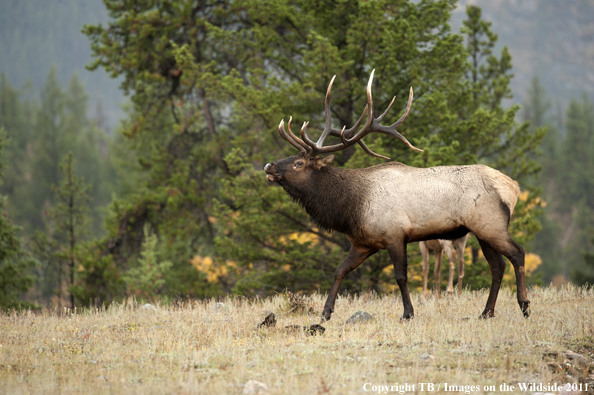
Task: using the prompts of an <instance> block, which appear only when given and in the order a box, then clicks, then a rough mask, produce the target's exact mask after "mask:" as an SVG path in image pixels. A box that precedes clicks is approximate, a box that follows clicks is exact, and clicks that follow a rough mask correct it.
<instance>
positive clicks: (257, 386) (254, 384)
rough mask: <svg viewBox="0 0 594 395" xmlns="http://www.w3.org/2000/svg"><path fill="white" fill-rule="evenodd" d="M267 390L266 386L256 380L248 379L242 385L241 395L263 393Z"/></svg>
mask: <svg viewBox="0 0 594 395" xmlns="http://www.w3.org/2000/svg"><path fill="white" fill-rule="evenodd" d="M265 392H268V386H267V385H266V384H264V383H261V382H259V381H256V380H248V381H247V383H245V385H244V386H243V391H241V393H242V394H243V395H253V394H263V393H265Z"/></svg>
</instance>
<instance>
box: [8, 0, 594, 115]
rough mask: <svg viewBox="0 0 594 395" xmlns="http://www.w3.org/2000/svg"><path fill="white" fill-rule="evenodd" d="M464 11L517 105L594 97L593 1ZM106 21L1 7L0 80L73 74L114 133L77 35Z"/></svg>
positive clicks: (84, 8)
mask: <svg viewBox="0 0 594 395" xmlns="http://www.w3.org/2000/svg"><path fill="white" fill-rule="evenodd" d="M469 3H472V4H477V5H478V6H480V7H482V8H483V15H484V18H485V19H486V20H490V21H492V22H493V30H494V31H495V32H496V33H497V34H498V35H499V45H500V47H501V46H503V45H507V46H508V48H509V49H510V52H511V54H512V56H513V64H514V72H515V75H516V77H515V79H514V80H513V82H512V89H513V92H514V95H515V98H514V102H518V103H521V102H522V101H523V100H524V99H525V96H526V91H527V88H528V85H529V83H530V79H531V78H532V76H534V75H538V76H539V77H540V79H541V82H542V83H543V85H544V86H545V88H546V90H547V94H548V95H549V96H551V97H552V98H553V99H554V100H555V101H557V102H558V103H559V105H560V107H561V108H565V107H566V105H567V102H568V101H569V100H570V99H571V98H576V97H579V96H581V95H582V93H584V92H585V93H587V94H588V95H590V96H592V97H594V0H575V1H570V2H566V1H559V0H489V1H485V0H483V1H473V0H461V1H460V4H459V6H458V8H457V9H456V11H455V12H454V18H453V23H452V24H453V26H454V29H455V30H458V29H459V26H460V25H461V22H462V20H463V19H464V17H465V7H466V4H469ZM107 20H108V15H107V12H106V11H105V7H104V5H103V2H102V1H101V0H26V1H23V0H2V1H0V72H4V73H5V74H6V75H7V77H8V79H9V80H10V81H11V83H12V84H13V85H16V86H20V85H21V84H23V83H24V82H25V80H26V79H27V78H31V79H32V80H33V83H34V84H35V86H36V87H40V86H41V85H42V84H43V81H44V79H45V77H46V75H47V73H48V71H49V69H50V67H51V65H52V64H53V65H56V67H57V69H58V77H59V79H60V81H61V82H62V83H66V82H67V81H68V79H69V78H70V76H71V74H72V72H73V71H77V72H78V73H79V76H80V77H81V80H82V81H83V83H84V84H85V88H86V90H87V92H89V95H90V97H91V103H92V104H91V108H94V107H95V105H96V103H97V101H101V103H102V105H103V109H104V111H105V112H106V113H107V116H108V118H109V123H110V124H111V125H112V126H113V125H114V124H115V123H116V120H117V118H118V117H119V116H120V115H121V111H120V110H119V108H118V105H117V103H118V102H122V101H123V100H124V97H123V96H122V94H121V92H119V90H118V85H119V84H118V82H117V81H115V80H113V79H110V78H109V77H108V76H107V75H106V73H105V72H104V71H103V70H97V71H95V72H92V73H91V72H88V71H87V70H85V69H84V65H85V64H86V63H88V62H89V61H90V54H91V51H90V46H89V41H88V40H87V38H86V37H85V36H83V35H82V34H81V33H80V29H81V27H82V25H83V24H85V23H87V24H90V23H98V22H103V23H105V22H107ZM91 115H93V114H91Z"/></svg>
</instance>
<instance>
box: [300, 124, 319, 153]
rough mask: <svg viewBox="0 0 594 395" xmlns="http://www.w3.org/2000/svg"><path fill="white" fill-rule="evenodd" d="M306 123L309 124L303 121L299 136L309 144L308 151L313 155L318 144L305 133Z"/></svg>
mask: <svg viewBox="0 0 594 395" xmlns="http://www.w3.org/2000/svg"><path fill="white" fill-rule="evenodd" d="M307 125H309V121H307V122H303V126H301V138H302V139H303V141H305V143H306V144H307V145H308V146H309V147H308V148H309V149H310V151H311V152H310V153H311V154H313V155H315V154H316V153H317V152H318V146H317V144H316V143H314V142H313V140H312V139H310V138H309V136H308V135H307Z"/></svg>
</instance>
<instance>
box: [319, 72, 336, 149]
mask: <svg viewBox="0 0 594 395" xmlns="http://www.w3.org/2000/svg"><path fill="white" fill-rule="evenodd" d="M335 78H336V75H335V76H333V77H332V79H331V80H330V83H329V84H328V89H327V90H326V98H325V100H324V114H325V115H326V121H325V123H324V131H323V132H322V134H321V135H320V138H319V139H318V141H317V143H315V146H316V147H318V148H319V147H322V146H323V145H324V140H326V137H328V135H329V134H332V130H333V129H332V126H331V125H330V92H331V91H332V84H334V79H335Z"/></svg>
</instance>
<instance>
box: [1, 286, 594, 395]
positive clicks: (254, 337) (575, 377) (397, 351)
mask: <svg viewBox="0 0 594 395" xmlns="http://www.w3.org/2000/svg"><path fill="white" fill-rule="evenodd" d="M529 297H530V299H531V301H532V317H530V319H524V318H523V316H522V314H521V312H520V309H519V308H518V305H517V303H516V301H515V294H513V293H512V292H511V290H509V289H503V290H502V291H501V293H500V295H499V300H498V303H497V310H496V315H497V316H496V317H495V318H493V319H488V320H481V319H478V316H479V314H480V313H481V312H482V309H483V308H484V305H485V302H486V299H487V294H486V292H465V293H464V294H463V295H462V296H460V297H442V298H441V299H436V298H428V299H425V298H424V297H422V296H421V295H418V294H416V295H413V304H414V307H415V313H416V318H415V319H414V320H411V321H410V322H403V323H401V322H399V317H400V315H401V314H402V304H401V300H400V297H399V296H398V295H397V294H392V295H386V296H383V297H376V296H374V295H373V294H367V295H362V296H360V297H355V298H352V297H342V298H339V299H338V301H337V305H336V312H335V314H334V316H333V318H332V320H331V321H329V322H326V323H324V324H323V325H324V327H325V328H326V332H325V333H324V334H323V335H316V336H309V335H308V334H306V333H305V332H303V331H301V330H291V329H287V328H285V327H286V326H288V325H311V324H317V323H319V314H320V312H321V310H322V305H323V302H324V300H323V298H322V297H321V296H312V297H310V298H307V299H306V300H305V303H306V304H307V305H308V306H311V307H313V313H311V312H308V309H307V308H306V309H302V310H300V309H294V308H293V307H294V306H290V305H289V301H288V299H287V297H286V296H284V295H279V296H276V297H274V298H269V299H263V300H261V299H256V300H250V301H248V300H246V299H243V298H229V299H227V300H223V302H224V305H220V304H218V305H215V302H214V301H204V302H188V303H186V304H184V305H178V306H160V305H157V306H156V310H149V309H142V308H140V307H139V306H138V305H136V304H135V303H134V302H133V301H129V302H128V303H126V304H123V305H117V306H112V307H110V308H109V309H106V310H102V309H91V310H84V311H77V312H76V313H74V314H72V313H71V312H70V313H67V314H57V312H55V311H54V312H52V311H44V312H40V313H35V314H33V313H31V312H21V313H10V314H3V315H0V344H1V345H0V393H2V394H54V393H55V394H57V393H60V394H78V393H85V394H86V393H88V394H95V393H97V394H241V393H242V392H245V393H248V392H249V391H248V389H247V388H245V387H244V385H245V383H246V382H247V381H248V380H257V381H259V382H262V383H264V384H265V385H266V386H267V392H266V393H268V394H350V393H360V394H364V393H373V391H372V390H373V389H375V390H376V391H375V393H378V391H381V390H386V392H382V393H398V391H397V390H398V388H397V387H396V386H400V385H404V384H408V385H409V388H408V389H410V390H411V391H410V392H409V393H422V392H426V391H427V388H428V385H425V386H423V388H421V386H420V384H419V383H432V384H433V385H434V386H435V387H434V391H432V392H434V393H437V392H440V393H445V392H452V391H446V387H445V384H446V383H447V385H448V387H447V389H451V387H452V386H453V385H457V386H467V387H466V388H462V391H460V392H459V393H473V394H474V393H484V392H500V386H501V385H502V384H507V385H515V387H514V391H510V392H514V393H517V392H520V391H519V388H518V383H519V382H536V383H545V384H549V383H550V384H553V383H566V382H570V383H572V382H574V383H580V382H581V383H583V386H582V389H585V383H589V386H590V389H589V392H590V393H594V391H592V389H591V388H592V386H594V383H593V382H592V369H593V365H592V362H591V361H592V358H593V355H592V352H593V351H594V291H593V290H586V289H581V288H575V287H567V288H563V289H555V288H535V289H532V290H531V291H530V292H529ZM292 310H298V311H292ZM360 310H363V311H366V312H368V313H370V314H372V315H373V317H374V319H373V320H371V321H367V322H359V323H355V324H347V325H345V324H344V322H345V321H346V319H347V318H349V317H350V316H351V315H352V314H353V313H355V312H357V311H360ZM267 311H272V312H274V313H275V315H276V319H277V324H276V327H271V328H257V326H258V323H259V322H261V321H262V319H263V317H264V315H265V314H266V312H267ZM568 350H571V351H573V352H576V353H579V354H581V355H582V356H583V357H584V358H582V357H579V356H576V355H574V354H568V353H567V352H568ZM413 385H414V389H413V387H412V386H413ZM379 386H388V387H383V388H382V387H379ZM390 386H393V387H390ZM438 386H439V387H438ZM485 386H494V388H495V391H489V387H485ZM574 388H575V387H574ZM485 389H487V391H485ZM525 392H526V393H530V392H534V391H525ZM562 393H565V392H562ZM574 393H575V391H574Z"/></svg>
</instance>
